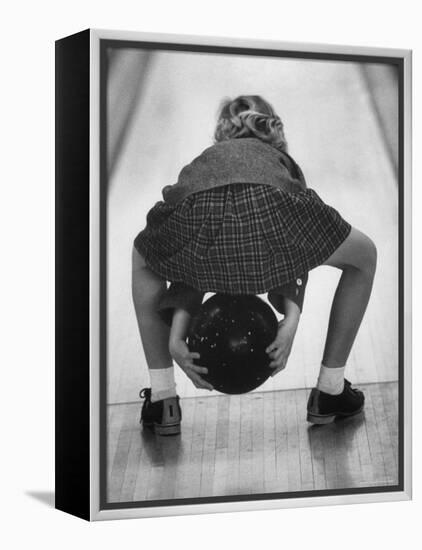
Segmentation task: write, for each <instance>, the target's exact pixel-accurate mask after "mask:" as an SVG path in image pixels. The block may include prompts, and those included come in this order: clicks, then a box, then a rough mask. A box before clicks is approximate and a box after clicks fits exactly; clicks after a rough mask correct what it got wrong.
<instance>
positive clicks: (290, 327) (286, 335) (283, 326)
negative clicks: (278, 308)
mask: <svg viewBox="0 0 422 550" xmlns="http://www.w3.org/2000/svg"><path fill="white" fill-rule="evenodd" d="M297 325H298V319H289V318H287V317H286V318H285V319H283V321H281V322H280V324H279V328H278V331H277V336H276V338H275V340H274V342H272V343H271V344H270V345H269V346H268V348H267V349H266V350H265V351H266V352H267V353H268V355H269V356H270V357H271V363H270V367H271V368H273V369H275V370H274V372H273V373H272V374H271V376H275V375H276V374H277V373H278V372H280V371H281V370H283V369H285V368H286V364H287V359H288V358H289V355H290V351H291V349H292V345H293V340H294V338H295V334H296V329H297Z"/></svg>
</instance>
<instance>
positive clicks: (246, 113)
mask: <svg viewBox="0 0 422 550" xmlns="http://www.w3.org/2000/svg"><path fill="white" fill-rule="evenodd" d="M244 137H255V138H258V139H260V140H262V141H265V142H266V143H268V144H270V145H272V146H273V147H275V148H276V149H279V150H280V151H286V150H287V143H286V138H285V137H284V131H283V123H282V122H281V120H280V118H279V117H278V116H277V115H276V113H275V112H274V109H273V108H272V106H271V105H270V104H269V103H268V102H267V101H265V99H263V98H262V97H261V96H259V95H241V96H239V97H237V98H236V99H233V100H232V99H226V100H224V101H223V103H222V106H221V108H220V113H219V116H218V122H217V127H216V129H215V133H214V139H215V141H216V142H218V141H226V140H228V139H236V138H244Z"/></svg>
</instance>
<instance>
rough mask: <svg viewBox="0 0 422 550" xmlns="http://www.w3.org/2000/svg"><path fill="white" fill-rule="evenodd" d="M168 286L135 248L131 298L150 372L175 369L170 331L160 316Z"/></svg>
mask: <svg viewBox="0 0 422 550" xmlns="http://www.w3.org/2000/svg"><path fill="white" fill-rule="evenodd" d="M165 291H166V283H165V281H163V280H162V279H160V278H159V277H158V276H157V275H156V274H155V273H153V272H152V271H151V270H150V269H149V268H148V267H147V265H146V263H145V260H144V259H143V257H142V256H141V255H140V254H139V252H138V251H137V250H136V249H135V248H134V249H133V252H132V297H133V303H134V306H135V313H136V319H137V321H138V327H139V333H140V336H141V340H142V345H143V348H144V353H145V357H146V360H147V364H148V368H149V369H166V368H169V367H171V366H172V363H173V361H172V358H171V355H170V352H169V336H170V328H169V327H168V326H167V325H166V324H165V323H164V321H163V320H162V319H161V317H160V316H159V315H158V313H157V305H158V302H159V300H160V298H161V296H162V294H163V293H164V292H165Z"/></svg>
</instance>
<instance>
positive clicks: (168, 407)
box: [139, 388, 182, 435]
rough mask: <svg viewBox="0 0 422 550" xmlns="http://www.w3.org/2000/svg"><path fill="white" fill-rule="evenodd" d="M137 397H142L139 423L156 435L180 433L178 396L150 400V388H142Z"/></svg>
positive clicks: (180, 418) (180, 415)
mask: <svg viewBox="0 0 422 550" xmlns="http://www.w3.org/2000/svg"><path fill="white" fill-rule="evenodd" d="M139 397H140V398H141V399H144V402H143V404H142V411H141V419H140V421H139V422H140V423H141V424H142V426H143V427H144V428H148V429H150V430H152V431H153V432H154V433H156V434H158V435H178V434H180V422H181V420H182V410H181V408H180V403H179V401H180V399H179V396H176V397H169V398H167V399H161V400H160V401H154V402H152V401H151V388H143V389H142V390H141V391H140V392H139Z"/></svg>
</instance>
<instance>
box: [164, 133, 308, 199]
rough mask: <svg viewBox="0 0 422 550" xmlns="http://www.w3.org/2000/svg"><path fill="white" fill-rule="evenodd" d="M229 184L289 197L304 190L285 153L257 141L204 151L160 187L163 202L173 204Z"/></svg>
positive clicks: (228, 143)
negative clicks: (258, 186) (266, 189)
mask: <svg viewBox="0 0 422 550" xmlns="http://www.w3.org/2000/svg"><path fill="white" fill-rule="evenodd" d="M233 183H252V184H265V185H272V186H274V187H278V188H279V189H282V190H283V191H288V192H293V193H295V192H298V191H301V190H303V189H306V182H305V178H304V176H303V174H302V171H301V169H300V168H299V166H298V165H297V164H296V163H295V161H294V160H293V159H292V158H291V157H290V156H289V155H288V154H287V153H284V152H281V151H279V150H278V149H276V148H275V147H273V146H271V145H269V144H267V143H265V142H263V141H261V140H259V139H257V138H237V139H230V140H227V141H221V142H219V143H216V144H215V145H212V146H211V147H208V148H207V149H205V151H203V152H202V153H201V154H200V155H199V156H198V157H196V158H195V159H194V160H193V161H192V162H191V163H190V164H188V165H186V166H185V167H184V168H183V169H182V171H181V172H180V174H179V178H178V181H177V183H175V184H174V185H167V186H166V187H164V189H163V198H164V200H165V201H166V202H167V203H169V204H176V203H178V202H180V201H182V200H183V199H185V198H186V197H187V196H189V195H191V194H192V193H198V192H200V191H205V190H208V189H212V188H213V187H221V186H223V185H228V184H233Z"/></svg>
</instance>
